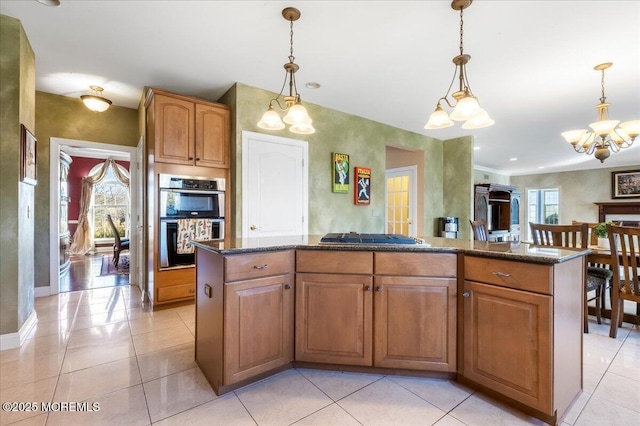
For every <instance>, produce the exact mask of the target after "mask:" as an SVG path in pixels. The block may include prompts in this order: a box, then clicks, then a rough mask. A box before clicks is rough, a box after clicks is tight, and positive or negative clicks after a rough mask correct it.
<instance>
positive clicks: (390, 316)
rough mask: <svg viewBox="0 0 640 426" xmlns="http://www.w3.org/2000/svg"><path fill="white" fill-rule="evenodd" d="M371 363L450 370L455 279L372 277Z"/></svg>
mask: <svg viewBox="0 0 640 426" xmlns="http://www.w3.org/2000/svg"><path fill="white" fill-rule="evenodd" d="M374 284H375V292H374V312H375V314H374V315H375V316H374V323H373V326H374V336H375V339H374V358H373V364H374V365H375V366H377V367H388V368H406V369H412V370H430V371H448V372H455V371H456V303H457V302H456V279H455V278H418V277H394V276H389V277H376V278H375V283H374Z"/></svg>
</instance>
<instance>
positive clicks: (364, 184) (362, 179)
mask: <svg viewBox="0 0 640 426" xmlns="http://www.w3.org/2000/svg"><path fill="white" fill-rule="evenodd" d="M353 176H354V180H355V184H354V185H355V188H356V189H355V191H353V202H354V204H355V205H357V206H366V205H369V204H371V169H370V168H368V167H354V169H353Z"/></svg>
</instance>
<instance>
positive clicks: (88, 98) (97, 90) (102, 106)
mask: <svg viewBox="0 0 640 426" xmlns="http://www.w3.org/2000/svg"><path fill="white" fill-rule="evenodd" d="M89 88H90V89H91V90H93V93H94V94H93V95H82V96H80V99H82V102H84V104H85V106H86V107H87V108H89V109H90V110H91V111H95V112H104V111H106V110H108V109H109V107H110V106H111V101H110V100H109V99H107V98H105V97H104V96H102V91H103V90H104V89H103V88H102V87H100V86H89Z"/></svg>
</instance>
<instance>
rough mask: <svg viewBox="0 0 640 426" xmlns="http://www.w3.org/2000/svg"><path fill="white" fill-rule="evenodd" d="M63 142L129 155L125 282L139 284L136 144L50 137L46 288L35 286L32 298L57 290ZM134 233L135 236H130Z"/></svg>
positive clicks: (64, 143)
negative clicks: (47, 283)
mask: <svg viewBox="0 0 640 426" xmlns="http://www.w3.org/2000/svg"><path fill="white" fill-rule="evenodd" d="M63 145H71V146H75V147H79V148H93V149H104V150H109V151H119V152H125V153H127V154H129V176H130V181H129V204H130V206H129V212H130V224H129V228H130V230H129V233H130V235H129V237H130V241H131V243H130V244H131V247H130V250H129V253H130V254H129V256H130V259H131V260H130V270H129V283H130V284H131V285H137V286H139V287H142V284H143V283H137V282H135V281H136V278H137V276H138V268H139V267H140V261H141V260H142V259H138V256H137V248H138V247H137V246H138V242H137V232H138V225H140V224H139V223H138V218H139V215H140V212H138V206H137V203H135V202H134V200H135V199H136V198H137V197H141V196H142V195H143V192H142V187H141V185H142V182H139V179H138V176H137V174H136V173H135V169H134V167H137V166H136V165H137V156H136V153H137V147H135V146H125V145H112V144H107V143H101V142H89V141H82V140H76V139H64V138H54V137H52V138H50V139H49V147H50V148H49V287H35V289H36V293H35V295H36V297H42V296H48V295H52V294H58V293H59V292H60V235H59V233H58V226H59V222H60V185H59V183H60V147H61V146H63ZM134 233H135V235H133V234H134ZM72 238H73V236H72ZM38 289H42V290H38ZM141 289H142V288H141Z"/></svg>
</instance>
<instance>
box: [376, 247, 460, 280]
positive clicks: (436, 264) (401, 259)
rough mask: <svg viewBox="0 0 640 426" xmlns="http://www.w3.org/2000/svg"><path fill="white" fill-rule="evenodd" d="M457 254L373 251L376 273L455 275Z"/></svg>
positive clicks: (430, 275) (428, 275) (431, 275)
mask: <svg viewBox="0 0 640 426" xmlns="http://www.w3.org/2000/svg"><path fill="white" fill-rule="evenodd" d="M456 259H457V256H456V255H455V254H453V253H397V252H378V253H375V269H374V273H375V274H376V275H399V276H423V277H455V276H456V266H457V261H456Z"/></svg>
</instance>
